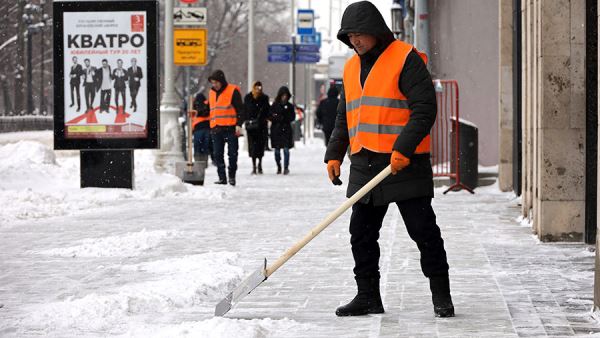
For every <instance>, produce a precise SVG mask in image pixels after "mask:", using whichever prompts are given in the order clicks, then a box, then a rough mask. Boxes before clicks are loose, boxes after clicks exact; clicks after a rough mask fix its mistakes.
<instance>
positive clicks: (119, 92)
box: [115, 87, 126, 114]
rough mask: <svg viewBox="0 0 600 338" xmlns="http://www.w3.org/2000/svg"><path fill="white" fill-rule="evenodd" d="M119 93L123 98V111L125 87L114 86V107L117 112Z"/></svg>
mask: <svg viewBox="0 0 600 338" xmlns="http://www.w3.org/2000/svg"><path fill="white" fill-rule="evenodd" d="M119 95H120V96H121V97H122V98H123V111H122V113H125V108H126V107H125V105H126V101H125V87H123V88H115V107H116V108H117V114H118V113H119Z"/></svg>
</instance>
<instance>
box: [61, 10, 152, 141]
mask: <svg viewBox="0 0 600 338" xmlns="http://www.w3.org/2000/svg"><path fill="white" fill-rule="evenodd" d="M157 23H158V20H157V2H156V1H104V2H102V1H100V2H87V1H82V2H80V1H78V2H74V1H59V2H55V3H54V37H55V41H56V42H55V44H56V45H60V46H61V47H62V48H55V59H54V66H55V77H54V79H55V81H54V85H55V88H56V90H55V98H54V99H55V102H54V104H55V109H54V112H55V116H54V126H55V128H54V134H55V142H54V144H55V148H56V149H135V148H157V147H158V146H159V143H158V97H159V95H158V74H159V72H158V69H157V65H158V56H157V55H158V47H157Z"/></svg>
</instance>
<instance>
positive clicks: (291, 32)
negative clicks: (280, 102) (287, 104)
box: [290, 0, 296, 95]
mask: <svg viewBox="0 0 600 338" xmlns="http://www.w3.org/2000/svg"><path fill="white" fill-rule="evenodd" d="M291 7H292V13H291V17H290V24H291V27H290V34H291V37H292V43H293V42H294V36H295V32H294V12H295V11H296V6H295V0H292V6H291ZM294 53H295V51H293V52H292V55H295V54H294ZM294 57H295V56H294ZM295 61H296V60H295V59H294V60H293V61H292V63H291V64H290V91H291V92H292V95H293V94H294V91H295V89H296V88H294V87H295V82H294V71H295V70H294V68H295V65H296V63H295Z"/></svg>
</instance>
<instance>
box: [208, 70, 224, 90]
mask: <svg viewBox="0 0 600 338" xmlns="http://www.w3.org/2000/svg"><path fill="white" fill-rule="evenodd" d="M212 80H215V81H219V82H221V84H222V85H223V87H225V86H227V80H226V79H225V73H223V71H222V70H220V69H217V70H215V71H214V72H213V73H212V74H210V76H209V77H208V81H212Z"/></svg>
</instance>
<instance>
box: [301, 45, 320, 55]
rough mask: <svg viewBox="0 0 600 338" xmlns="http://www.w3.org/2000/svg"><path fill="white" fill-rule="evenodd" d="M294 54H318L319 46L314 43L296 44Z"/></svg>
mask: <svg viewBox="0 0 600 338" xmlns="http://www.w3.org/2000/svg"><path fill="white" fill-rule="evenodd" d="M296 52H298V53H318V52H319V45H317V44H316V43H299V44H296Z"/></svg>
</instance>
